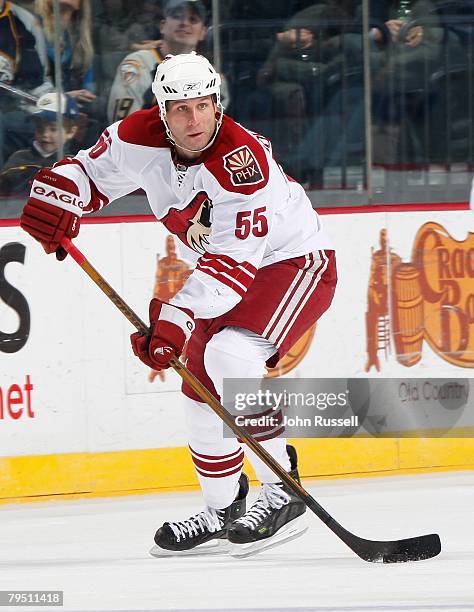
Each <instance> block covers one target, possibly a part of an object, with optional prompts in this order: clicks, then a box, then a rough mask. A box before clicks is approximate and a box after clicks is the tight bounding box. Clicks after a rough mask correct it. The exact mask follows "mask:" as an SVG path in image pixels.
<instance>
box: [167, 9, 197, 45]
mask: <svg viewBox="0 0 474 612" xmlns="http://www.w3.org/2000/svg"><path fill="white" fill-rule="evenodd" d="M161 33H162V35H163V39H164V40H165V41H166V42H167V43H168V44H171V45H179V46H182V47H183V48H189V49H195V48H196V47H197V45H198V43H199V42H200V41H201V40H204V37H205V36H206V26H205V25H204V23H203V21H202V19H201V18H200V17H199V15H197V14H196V13H195V12H194V11H193V10H192V9H190V8H189V7H188V8H185V7H183V8H180V9H177V10H176V11H174V12H173V13H171V14H170V15H167V17H166V19H163V21H162V22H161Z"/></svg>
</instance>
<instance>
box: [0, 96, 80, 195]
mask: <svg viewBox="0 0 474 612" xmlns="http://www.w3.org/2000/svg"><path fill="white" fill-rule="evenodd" d="M61 104H62V109H61V110H62V116H63V117H62V118H63V144H64V150H65V153H66V154H68V153H69V154H74V153H75V152H76V151H75V150H72V149H71V147H70V143H71V141H72V139H73V137H74V136H75V134H76V131H77V119H78V117H79V109H78V106H77V104H76V102H75V101H74V99H73V98H71V97H70V96H67V95H63V96H62V97H61ZM57 112H58V96H57V94H56V92H52V93H49V94H45V95H43V96H41V98H40V99H39V100H38V102H37V106H36V108H35V109H34V111H33V123H34V126H35V132H34V140H33V142H32V143H31V144H30V146H29V147H28V148H27V149H22V150H20V151H16V153H13V155H12V156H11V157H10V158H9V159H8V160H7V163H6V164H5V166H4V168H3V169H2V171H1V172H0V194H1V195H9V194H12V193H18V192H21V191H28V190H29V187H30V182H31V180H32V178H33V177H34V175H35V174H36V172H37V171H38V170H39V169H40V168H45V167H50V166H52V165H53V164H54V163H55V161H57V154H58V150H59V142H60V132H59V126H58V121H57Z"/></svg>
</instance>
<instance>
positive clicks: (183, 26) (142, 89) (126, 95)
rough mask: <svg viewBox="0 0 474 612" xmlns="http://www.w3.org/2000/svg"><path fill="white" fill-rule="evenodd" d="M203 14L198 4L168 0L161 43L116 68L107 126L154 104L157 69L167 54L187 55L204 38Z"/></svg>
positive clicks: (151, 43)
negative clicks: (154, 83)
mask: <svg viewBox="0 0 474 612" xmlns="http://www.w3.org/2000/svg"><path fill="white" fill-rule="evenodd" d="M205 21H206V10H205V7H204V4H203V3H202V2H201V0H168V2H167V3H166V5H165V7H164V19H162V20H161V22H160V31H161V36H162V39H161V40H156V41H148V43H149V44H148V46H149V47H150V48H146V49H141V50H139V51H135V52H133V53H130V54H129V55H127V56H126V57H125V59H124V60H123V61H122V63H121V64H120V66H119V67H118V70H117V74H116V76H115V80H114V83H113V85H112V89H111V92H110V96H109V103H108V108H107V117H108V120H109V122H110V123H112V122H113V121H118V120H119V119H123V118H124V117H126V116H127V115H129V114H130V113H132V112H134V111H136V110H139V109H141V108H149V107H150V106H151V105H152V103H153V95H152V93H151V84H152V82H153V78H154V76H155V72H156V66H157V65H158V64H159V63H160V62H161V61H162V59H163V58H164V57H165V56H166V55H167V54H168V53H172V54H173V55H175V54H178V53H190V52H191V51H195V50H196V48H197V46H198V44H199V43H200V42H201V41H202V40H204V38H205V36H206V32H207V29H206V25H205Z"/></svg>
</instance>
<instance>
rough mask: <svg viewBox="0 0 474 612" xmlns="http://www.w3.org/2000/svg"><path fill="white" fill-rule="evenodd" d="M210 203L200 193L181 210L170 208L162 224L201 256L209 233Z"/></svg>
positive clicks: (207, 197)
mask: <svg viewBox="0 0 474 612" xmlns="http://www.w3.org/2000/svg"><path fill="white" fill-rule="evenodd" d="M211 211H212V202H211V200H210V199H209V196H208V195H207V193H205V192H204V191H200V192H199V193H198V194H197V195H196V196H195V197H194V198H193V200H192V201H191V202H190V203H189V204H188V205H187V206H186V208H184V209H183V210H177V209H176V208H172V209H171V210H170V211H169V213H168V214H167V215H166V217H165V218H164V219H162V222H163V223H164V225H165V226H166V228H167V229H168V230H169V231H170V232H171V233H172V234H175V235H176V236H178V238H179V239H180V240H181V241H182V242H184V244H185V245H186V246H188V247H189V248H191V249H193V251H196V252H197V253H199V254H201V255H203V254H204V253H205V251H206V248H207V246H208V244H209V240H208V236H209V235H210V233H211Z"/></svg>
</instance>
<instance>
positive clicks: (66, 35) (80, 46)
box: [36, 0, 96, 104]
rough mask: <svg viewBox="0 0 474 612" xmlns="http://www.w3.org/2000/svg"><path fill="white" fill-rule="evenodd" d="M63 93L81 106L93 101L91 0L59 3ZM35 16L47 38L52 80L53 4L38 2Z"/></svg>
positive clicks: (73, 0)
mask: <svg viewBox="0 0 474 612" xmlns="http://www.w3.org/2000/svg"><path fill="white" fill-rule="evenodd" d="M59 9H60V17H61V37H62V40H61V74H62V80H63V83H62V85H63V89H64V91H67V93H68V94H69V95H70V96H72V97H73V98H75V99H76V100H77V102H80V103H83V104H84V103H86V104H87V103H90V102H92V101H93V100H95V98H96V96H95V94H94V92H93V89H94V70H93V59H94V48H93V44H92V18H91V0H59ZM36 12H37V13H38V15H39V16H40V17H41V20H42V24H43V29H44V31H45V34H46V43H47V51H48V59H49V71H50V76H51V78H52V80H53V81H54V77H55V59H54V36H55V31H54V14H53V0H37V4H36Z"/></svg>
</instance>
